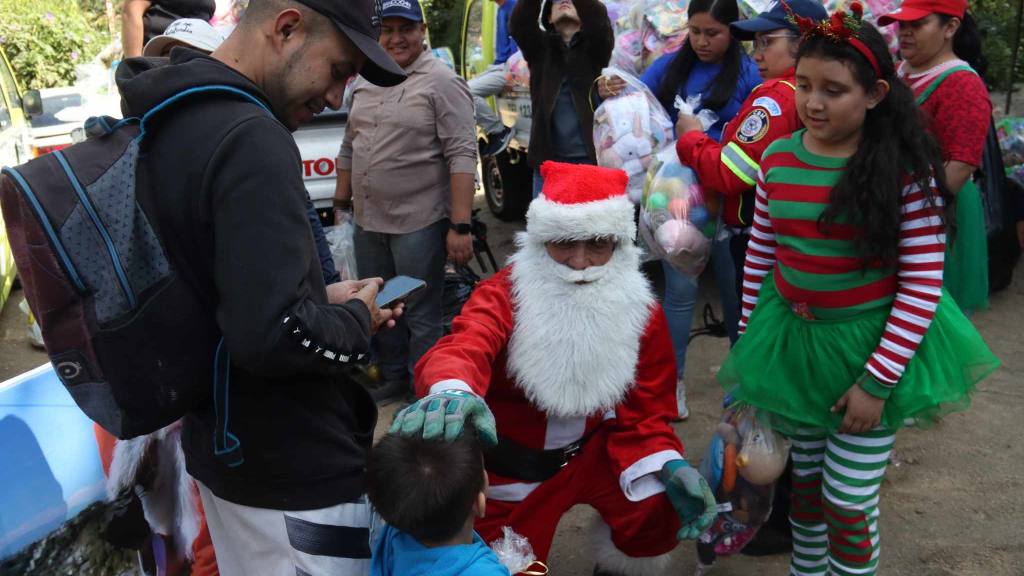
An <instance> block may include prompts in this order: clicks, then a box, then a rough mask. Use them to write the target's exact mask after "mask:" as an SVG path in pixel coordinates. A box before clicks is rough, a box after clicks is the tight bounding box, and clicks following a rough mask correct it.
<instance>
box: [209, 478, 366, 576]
mask: <svg viewBox="0 0 1024 576" xmlns="http://www.w3.org/2000/svg"><path fill="white" fill-rule="evenodd" d="M196 483H197V484H199V494H200V496H202V498H203V508H204V509H205V512H206V523H207V525H208V526H209V528H210V537H211V538H212V539H213V548H214V551H215V552H216V554H217V567H218V569H219V570H220V573H221V574H222V575H223V576H236V575H238V576H263V575H267V576H307V575H310V576H328V575H330V576H342V575H343V576H367V575H369V573H370V552H371V550H372V549H373V542H374V538H375V536H376V531H377V530H378V529H379V528H380V527H381V526H382V522H381V520H380V518H379V517H378V516H377V514H376V513H375V512H374V511H373V508H372V507H371V506H370V503H369V501H368V500H367V499H366V497H365V496H363V497H361V498H359V499H358V500H356V501H354V502H347V503H344V504H338V505H335V506H331V507H329V508H321V509H319V510H303V511H299V512H294V511H287V512H286V511H282V510H270V509H266V508H253V507H251V506H242V505H241V504H233V503H231V502H228V501H227V500H223V499H221V498H218V497H216V496H214V495H213V492H210V489H209V488H207V487H206V486H204V485H203V484H201V483H199V482H196Z"/></svg>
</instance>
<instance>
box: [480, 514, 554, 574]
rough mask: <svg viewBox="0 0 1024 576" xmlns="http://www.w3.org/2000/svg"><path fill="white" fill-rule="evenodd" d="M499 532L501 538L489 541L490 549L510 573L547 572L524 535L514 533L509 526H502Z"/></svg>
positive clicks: (546, 568)
mask: <svg viewBox="0 0 1024 576" xmlns="http://www.w3.org/2000/svg"><path fill="white" fill-rule="evenodd" d="M501 534H502V536H501V538H498V539H497V540H495V541H494V542H491V550H494V553H495V554H496V555H497V556H498V561H499V562H501V564H502V565H503V566H504V567H505V568H508V571H509V573H510V574H526V575H528V576H545V575H546V574H547V573H548V567H547V566H545V565H544V563H543V562H539V561H538V560H537V556H535V555H534V553H533V546H530V541H529V540H527V539H526V537H525V536H522V535H520V534H516V533H515V531H514V530H512V528H511V527H510V526H503V527H502V528H501Z"/></svg>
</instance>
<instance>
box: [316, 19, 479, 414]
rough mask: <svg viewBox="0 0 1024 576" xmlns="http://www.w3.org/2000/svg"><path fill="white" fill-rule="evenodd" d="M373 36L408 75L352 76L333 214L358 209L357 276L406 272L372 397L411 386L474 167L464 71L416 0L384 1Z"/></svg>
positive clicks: (465, 233) (462, 234)
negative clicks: (411, 285)
mask: <svg viewBox="0 0 1024 576" xmlns="http://www.w3.org/2000/svg"><path fill="white" fill-rule="evenodd" d="M381 16H382V24H381V34H380V44H381V46H383V47H384V49H385V50H387V52H388V54H389V55H390V56H391V57H392V58H393V59H394V60H395V62H397V63H398V65H399V66H401V67H402V68H403V69H404V70H405V72H406V73H407V74H408V78H407V79H406V80H405V82H403V83H402V84H399V85H398V86H395V87H393V88H381V87H378V86H374V85H372V84H370V83H369V82H366V81H365V80H364V79H362V78H359V79H357V80H356V81H355V82H354V84H353V85H352V105H351V108H350V110H349V118H348V125H347V126H346V129H345V140H344V142H343V143H342V146H341V151H340V153H339V155H338V183H337V188H336V190H335V196H334V206H335V221H336V222H341V221H343V220H344V219H345V218H348V217H349V215H348V212H347V211H348V210H349V209H352V210H353V212H354V216H355V223H356V232H355V238H354V240H355V252H356V267H357V269H358V270H359V274H360V276H362V277H371V276H380V277H383V278H384V279H385V280H386V279H388V278H391V277H393V276H396V275H406V276H412V277H414V278H419V279H421V280H425V281H426V282H427V286H428V287H427V289H426V290H425V291H423V292H420V293H419V294H418V295H416V296H414V297H412V298H411V299H410V300H409V301H408V302H407V303H406V308H405V317H404V320H405V322H404V324H405V326H404V327H403V326H399V327H398V329H396V330H392V331H390V332H388V333H387V334H381V335H380V337H379V338H378V340H377V347H378V352H379V354H380V360H381V371H382V373H383V377H384V385H383V386H382V387H381V388H379V389H377V390H376V391H374V396H375V398H376V399H377V400H384V399H389V398H393V397H397V396H403V395H405V396H408V395H411V390H412V388H411V385H410V381H411V375H412V368H413V367H414V366H415V365H416V361H417V360H419V358H420V356H422V355H423V353H424V352H426V351H427V350H428V349H429V348H430V347H431V346H433V345H434V343H435V342H436V341H437V340H438V338H440V337H441V334H442V314H441V296H442V292H443V288H444V265H445V259H446V258H447V259H450V260H453V261H455V262H458V263H465V262H468V261H469V259H470V257H471V256H472V254H473V248H472V246H473V243H472V238H471V236H470V234H469V222H470V217H471V211H472V205H473V193H474V181H473V180H474V176H475V174H476V154H477V146H476V131H475V130H476V129H475V125H474V124H475V120H474V117H473V100H472V97H471V96H470V93H469V88H468V87H467V86H466V83H465V81H464V80H462V79H461V78H459V77H458V76H456V75H455V73H454V72H453V71H452V70H451V69H449V68H448V67H447V66H445V65H444V64H443V63H442V62H440V61H439V60H437V59H436V58H434V56H433V55H432V54H431V53H430V51H429V50H427V49H426V48H425V45H424V38H425V33H426V25H425V24H424V23H423V13H422V11H421V10H420V6H419V4H418V2H417V0H384V2H383V5H382V11H381Z"/></svg>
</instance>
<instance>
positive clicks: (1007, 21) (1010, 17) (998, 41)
mask: <svg viewBox="0 0 1024 576" xmlns="http://www.w3.org/2000/svg"><path fill="white" fill-rule="evenodd" d="M1017 9H1018V3H1017V1H1016V0H985V1H984V2H977V3H974V4H973V5H972V6H971V12H972V13H973V14H974V16H975V18H977V20H978V27H979V28H980V29H981V33H982V35H983V37H982V51H983V52H984V54H985V58H986V59H987V60H988V73H987V74H986V81H987V82H988V85H989V86H991V87H993V88H996V89H998V90H1005V89H1006V87H1007V82H1008V81H1009V78H1010V60H1011V58H1012V56H1013V40H1014V38H1015V35H1016V33H1017ZM1020 59H1024V50H1021V51H1020V52H1019V55H1018V60H1020ZM1022 79H1024V74H1022V66H1021V63H1020V62H1018V63H1017V69H1016V71H1015V74H1014V82H1020V81H1021V80H1022Z"/></svg>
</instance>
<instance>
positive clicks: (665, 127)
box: [594, 68, 672, 202]
mask: <svg viewBox="0 0 1024 576" xmlns="http://www.w3.org/2000/svg"><path fill="white" fill-rule="evenodd" d="M604 74H605V75H608V76H618V77H620V78H622V79H623V80H626V84H627V87H626V88H625V89H624V90H623V91H622V93H620V94H619V95H617V96H615V97H612V98H608V99H607V100H605V101H604V102H602V103H601V105H600V106H599V107H598V108H597V110H596V111H595V112H594V148H595V149H596V151H597V163H598V165H600V166H604V167H606V168H616V169H619V170H622V171H624V172H626V174H627V175H628V176H629V185H628V187H627V193H628V194H629V197H630V199H631V200H633V202H639V201H640V196H641V194H642V193H643V186H644V177H645V176H646V174H647V168H648V166H650V165H651V162H652V161H653V159H654V153H655V152H656V151H658V150H660V149H661V148H662V147H663V146H664V145H665V144H667V143H668V141H669V140H670V139H671V137H672V122H671V120H669V117H668V113H667V112H665V109H664V108H662V107H661V104H659V103H658V102H657V100H656V99H655V98H654V95H653V94H651V92H650V90H648V89H647V87H646V86H644V85H643V84H642V83H641V82H640V81H639V80H637V79H636V78H634V77H632V76H630V75H628V74H626V73H625V72H622V71H621V70H616V69H611V68H609V69H606V70H605V71H604Z"/></svg>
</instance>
